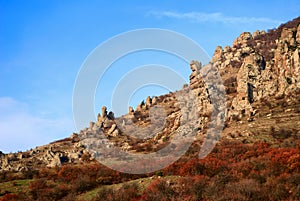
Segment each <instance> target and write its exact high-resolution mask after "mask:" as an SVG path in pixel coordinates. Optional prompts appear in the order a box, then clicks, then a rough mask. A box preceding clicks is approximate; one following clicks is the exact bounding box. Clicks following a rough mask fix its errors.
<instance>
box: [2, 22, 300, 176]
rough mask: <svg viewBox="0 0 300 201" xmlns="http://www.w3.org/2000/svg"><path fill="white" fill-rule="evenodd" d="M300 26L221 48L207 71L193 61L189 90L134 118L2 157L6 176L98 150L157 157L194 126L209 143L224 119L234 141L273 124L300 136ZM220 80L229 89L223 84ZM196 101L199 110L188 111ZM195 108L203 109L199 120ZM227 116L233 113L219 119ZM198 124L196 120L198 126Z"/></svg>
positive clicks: (107, 118)
mask: <svg viewBox="0 0 300 201" xmlns="http://www.w3.org/2000/svg"><path fill="white" fill-rule="evenodd" d="M299 22H300V18H298V19H295V20H294V21H292V22H289V23H287V24H285V25H282V26H280V27H279V28H278V29H276V30H271V31H269V32H267V33H266V32H264V31H256V32H254V33H253V34H251V33H249V32H245V33H242V34H241V35H240V36H239V37H238V38H237V39H236V40H234V42H233V44H232V46H226V47H224V48H222V47H221V46H218V47H217V48H216V50H215V53H214V55H213V57H212V61H211V63H210V64H208V65H204V66H202V64H201V63H199V62H198V61H191V63H190V69H191V71H192V72H191V75H190V77H189V78H190V83H189V85H188V86H187V85H185V86H184V87H183V89H182V90H180V91H177V92H174V93H169V94H166V95H162V96H158V97H156V96H155V97H150V96H148V97H147V98H146V100H145V101H142V102H141V103H140V104H139V105H138V106H137V108H136V109H135V110H134V109H133V108H132V107H129V109H128V114H125V115H123V116H121V117H118V118H116V117H115V116H114V114H113V113H112V112H109V113H108V112H107V108H106V107H105V106H103V107H102V115H100V114H98V116H97V121H96V122H91V123H90V125H89V127H87V128H85V129H82V130H81V131H80V132H79V133H73V134H72V135H71V136H70V138H66V139H63V140H59V141H56V142H53V143H50V144H49V145H45V146H41V147H37V148H35V149H32V150H29V151H25V152H22V153H11V154H3V153H2V152H0V171H23V170H28V169H34V168H38V167H41V166H43V167H44V166H48V167H55V166H61V165H64V164H67V163H81V162H82V161H83V160H87V158H88V160H90V161H92V160H94V159H95V158H97V156H98V155H99V153H98V152H97V150H96V149H95V148H94V147H97V146H103V147H106V148H109V147H112V146H118V147H120V148H121V149H122V150H125V151H133V152H136V151H142V152H143V151H155V150H157V149H160V148H161V147H162V146H164V145H165V144H167V143H168V141H169V140H172V138H173V136H174V134H175V133H176V132H177V131H178V129H179V128H180V127H181V126H182V125H184V124H189V123H190V124H192V125H193V126H194V129H195V130H197V133H198V138H199V139H201V140H203V139H204V138H206V137H207V131H208V129H209V127H212V125H213V126H215V127H217V126H221V124H222V122H220V119H225V121H226V125H225V127H226V128H225V130H224V132H223V135H226V136H225V137H229V138H241V137H243V136H244V137H247V140H248V141H249V140H250V138H251V137H252V136H253V135H255V134H257V132H258V130H259V129H260V128H261V129H260V130H259V132H260V133H263V132H267V131H266V130H268V129H269V127H270V126H271V125H272V126H275V127H276V126H277V128H279V127H280V129H282V128H287V129H288V128H289V127H291V125H292V126H293V129H295V130H297V129H298V133H299V132H300V129H299V128H300V114H299V113H300V110H298V109H297V107H298V106H300V103H299V102H300V24H299ZM217 71H218V72H217ZM219 75H220V78H221V80H222V81H223V83H220V82H217V80H218V76H219ZM210 81H212V82H211V83H210ZM213 81H215V82H213ZM212 83H213V84H212ZM223 89H224V90H225V91H226V100H224V101H223V100H222V90H223ZM189 91H190V92H191V94H190V95H191V96H190V95H189V93H187V92H189ZM191 99H192V100H193V101H190V100H191ZM220 100H222V101H220ZM189 101H190V102H192V103H193V104H191V105H188V104H185V103H187V102H189ZM193 107H195V108H196V110H195V113H193V114H192V113H191V112H190V111H192V108H193ZM159 108H161V110H160V109H159ZM225 109H226V113H222V112H219V111H223V110H225ZM214 111H217V112H219V113H217V115H216V116H217V117H220V116H223V117H222V118H213V117H212V113H213V112H214ZM274 118H277V119H274ZM191 119H192V120H196V121H195V122H190V121H189V120H191ZM288 121H290V122H288ZM291 122H292V123H291ZM209 123H210V124H209ZM183 133H184V132H183ZM107 138H108V139H110V140H107ZM93 148H94V149H93ZM87 150H89V151H87ZM107 156H110V155H109V153H107Z"/></svg>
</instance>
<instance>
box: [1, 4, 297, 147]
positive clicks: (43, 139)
mask: <svg viewBox="0 0 300 201" xmlns="http://www.w3.org/2000/svg"><path fill="white" fill-rule="evenodd" d="M299 11H300V0H289V1H278V0H272V1H271V0H266V1H261V0H260V1H258V0H252V1H237V0H236V1H232V0H227V1H220V0H219V1H217V0H211V1H200V0H190V1H183V0H181V1H180V0H172V1H171V0H166V1H138V0H131V1H121V0H119V1H99V0H95V1H93V0H90V1H83V0H81V1H76V0H75V1H73V0H72V1H69V0H45V1H38V0H36V1H35V0H27V1H22V0H19V1H16V0H10V1H8V0H0V150H1V151H4V152H10V151H18V150H26V149H29V148H34V147H35V146H37V145H42V144H46V143H48V142H50V141H53V140H56V139H60V138H64V137H67V136H69V135H70V134H71V133H72V132H73V131H75V126H74V123H73V116H72V93H73V87H74V82H75V80H76V76H77V73H78V71H79V69H80V66H81V64H82V63H83V61H84V60H85V58H86V57H87V56H88V55H89V53H90V52H91V51H92V50H93V49H94V48H95V47H97V46H98V45H99V44H101V43H103V42H104V41H106V40H107V39H109V38H111V37H113V36H115V35H117V34H120V33H123V32H126V31H130V30H133V29H142V28H163V29H169V30H173V31H176V32H179V33H181V34H184V35H186V36H188V37H189V38H191V39H193V40H194V41H196V42H197V43H198V44H199V45H201V46H202V47H203V49H204V50H205V51H206V52H207V53H208V54H209V55H210V56H212V54H213V52H214V49H215V47H216V46H217V45H221V46H225V45H231V44H232V41H233V40H234V38H236V37H237V36H238V35H239V34H240V33H242V32H243V31H250V32H253V31H255V30H257V29H260V30H262V29H264V30H267V29H272V28H275V27H277V26H278V25H280V24H281V23H283V22H286V21H289V20H291V19H293V18H295V17H297V16H298V15H299V13H300V12H299ZM132 56H134V55H132ZM132 56H131V57H130V56H129V57H128V58H125V59H124V60H123V61H120V62H119V63H118V64H116V66H115V70H112V71H111V72H107V79H104V80H103V83H100V84H99V86H98V90H97V93H96V97H95V100H96V105H95V110H97V111H98V110H100V108H101V106H102V105H108V106H109V105H110V96H111V93H112V90H113V89H114V87H113V86H114V84H115V82H117V79H118V77H120V76H122V74H120V73H119V74H118V72H119V71H118V69H117V68H118V67H120V66H126V67H127V68H126V69H127V70H130V68H132V67H135V66H137V65H142V64H148V63H162V64H165V65H172V66H173V67H174V68H178V69H177V70H178V71H179V72H180V73H181V74H182V75H183V76H184V78H185V79H186V80H187V79H188V75H189V73H190V72H189V68H188V66H183V65H186V64H184V63H181V62H180V61H178V60H176V59H173V60H172V59H171V58H170V59H168V58H169V57H168V56H164V55H159V54H157V52H148V53H147V52H146V53H144V55H143V54H141V55H136V56H138V59H136V58H134V57H132ZM137 61H138V62H137ZM179 68H180V69H179ZM121 73H124V72H121ZM112 75H116V77H117V78H116V79H115V80H113V79H111V77H112ZM103 87H104V88H103ZM163 92H167V90H166V89H161V88H157V87H146V88H144V89H143V90H141V93H140V94H139V93H137V94H135V95H134V96H133V98H132V100H131V102H130V104H132V105H134V106H135V105H136V103H137V102H139V101H141V100H140V99H142V98H145V97H144V96H145V94H149V95H158V94H160V93H163Z"/></svg>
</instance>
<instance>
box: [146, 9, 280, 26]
mask: <svg viewBox="0 0 300 201" xmlns="http://www.w3.org/2000/svg"><path fill="white" fill-rule="evenodd" d="M148 15H150V16H155V17H158V18H162V17H167V18H174V19H185V20H191V21H194V22H199V23H204V22H211V23H223V24H257V23H267V24H274V25H279V24H280V23H282V21H279V20H274V19H270V18H263V17H260V18H256V17H232V16H226V15H223V14H222V13H202V12H187V13H180V12H173V11H162V12H155V11H151V12H149V13H148Z"/></svg>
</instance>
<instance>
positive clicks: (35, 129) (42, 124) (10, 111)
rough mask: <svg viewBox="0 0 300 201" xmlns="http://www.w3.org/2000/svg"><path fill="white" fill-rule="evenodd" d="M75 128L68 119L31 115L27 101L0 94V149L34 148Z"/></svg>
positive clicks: (8, 150) (5, 150) (65, 135)
mask: <svg viewBox="0 0 300 201" xmlns="http://www.w3.org/2000/svg"><path fill="white" fill-rule="evenodd" d="M73 129H74V126H73V120H72V119H71V118H60V119H49V118H44V117H40V116H36V115H33V114H32V113H30V111H29V107H28V105H27V104H26V103H22V102H20V101H17V100H15V99H13V98H10V97H0V151H3V152H10V151H17V150H26V149H30V148H34V147H35V146H37V145H43V144H46V143H49V142H51V141H53V140H55V139H57V138H61V137H67V136H68V135H69V134H70V133H71V132H72V130H73Z"/></svg>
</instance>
